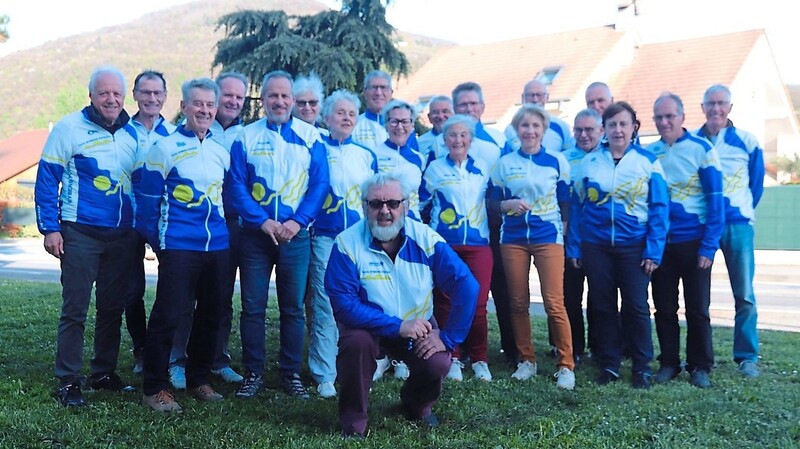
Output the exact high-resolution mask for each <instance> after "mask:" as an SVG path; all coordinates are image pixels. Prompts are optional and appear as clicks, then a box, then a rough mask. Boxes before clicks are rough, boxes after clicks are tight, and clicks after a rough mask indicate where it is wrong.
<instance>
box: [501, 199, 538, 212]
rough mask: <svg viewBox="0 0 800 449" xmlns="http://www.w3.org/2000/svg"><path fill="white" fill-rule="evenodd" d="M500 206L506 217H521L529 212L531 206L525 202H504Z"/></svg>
mask: <svg viewBox="0 0 800 449" xmlns="http://www.w3.org/2000/svg"><path fill="white" fill-rule="evenodd" d="M503 203H504V204H501V209H503V207H504V208H505V210H506V213H507V214H508V215H523V214H524V213H525V212H527V211H529V210H531V206H530V205H528V203H527V202H526V201H525V200H519V199H517V200H506V201H504V202H503Z"/></svg>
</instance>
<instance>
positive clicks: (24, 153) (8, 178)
mask: <svg viewBox="0 0 800 449" xmlns="http://www.w3.org/2000/svg"><path fill="white" fill-rule="evenodd" d="M49 134H50V131H49V130H47V129H37V130H33V131H25V132H21V133H19V134H15V135H13V136H11V137H9V138H8V139H5V140H2V141H0V183H2V184H5V185H7V186H9V185H13V186H20V187H23V186H25V187H30V188H33V184H34V182H35V181H36V168H37V166H38V164H39V159H40V158H41V157H42V148H44V143H45V142H46V141H47V136H48V135H49Z"/></svg>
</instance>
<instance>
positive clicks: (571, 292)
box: [547, 259, 592, 357]
mask: <svg viewBox="0 0 800 449" xmlns="http://www.w3.org/2000/svg"><path fill="white" fill-rule="evenodd" d="M585 278H586V273H585V272H584V271H583V267H581V268H575V267H573V266H572V263H571V261H570V260H569V259H566V260H565V261H564V308H566V309H567V319H569V326H570V329H571V330H572V351H573V354H574V355H575V356H576V357H578V356H583V355H584V354H585V352H586V327H585V326H584V324H583V280H584V279H585ZM586 315H587V316H586V320H587V322H588V324H589V343H590V345H589V346H590V348H591V342H592V325H591V324H592V323H591V319H590V318H589V311H588V310H587V311H586ZM547 333H548V339H549V341H550V346H555V343H554V340H553V331H552V329H551V328H550V326H548V327H547Z"/></svg>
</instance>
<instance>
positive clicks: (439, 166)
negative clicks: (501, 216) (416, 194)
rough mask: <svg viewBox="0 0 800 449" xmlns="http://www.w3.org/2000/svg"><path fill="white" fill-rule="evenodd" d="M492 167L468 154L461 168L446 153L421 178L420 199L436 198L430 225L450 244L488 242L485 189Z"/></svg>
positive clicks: (484, 243)
mask: <svg viewBox="0 0 800 449" xmlns="http://www.w3.org/2000/svg"><path fill="white" fill-rule="evenodd" d="M490 175H491V173H490V172H489V167H487V166H486V163H485V162H484V161H482V160H480V159H475V158H473V157H472V156H467V159H466V160H465V161H463V162H462V163H461V166H460V167H459V166H458V165H456V163H455V162H454V161H453V160H452V159H450V156H449V155H448V156H445V157H443V158H440V159H436V160H435V161H433V162H431V164H430V165H429V166H428V169H427V170H425V174H424V175H423V177H422V187H421V188H420V199H421V202H422V204H423V206H422V207H423V208H424V204H427V202H429V201H433V208H432V209H431V222H430V223H429V225H430V227H431V228H432V229H433V230H435V231H436V232H438V233H439V235H441V236H442V237H443V238H444V239H445V241H447V243H449V244H451V245H473V246H483V245H488V244H489V223H488V222H487V221H486V192H487V189H488V187H489V176H490Z"/></svg>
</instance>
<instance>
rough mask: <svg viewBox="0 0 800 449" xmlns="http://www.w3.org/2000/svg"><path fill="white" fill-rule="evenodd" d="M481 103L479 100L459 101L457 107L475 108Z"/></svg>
mask: <svg viewBox="0 0 800 449" xmlns="http://www.w3.org/2000/svg"><path fill="white" fill-rule="evenodd" d="M479 104H481V103H480V102H478V101H465V102H463V103H458V104H457V105H456V107H457V108H460V109H466V108H475V107H478V105H479Z"/></svg>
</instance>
